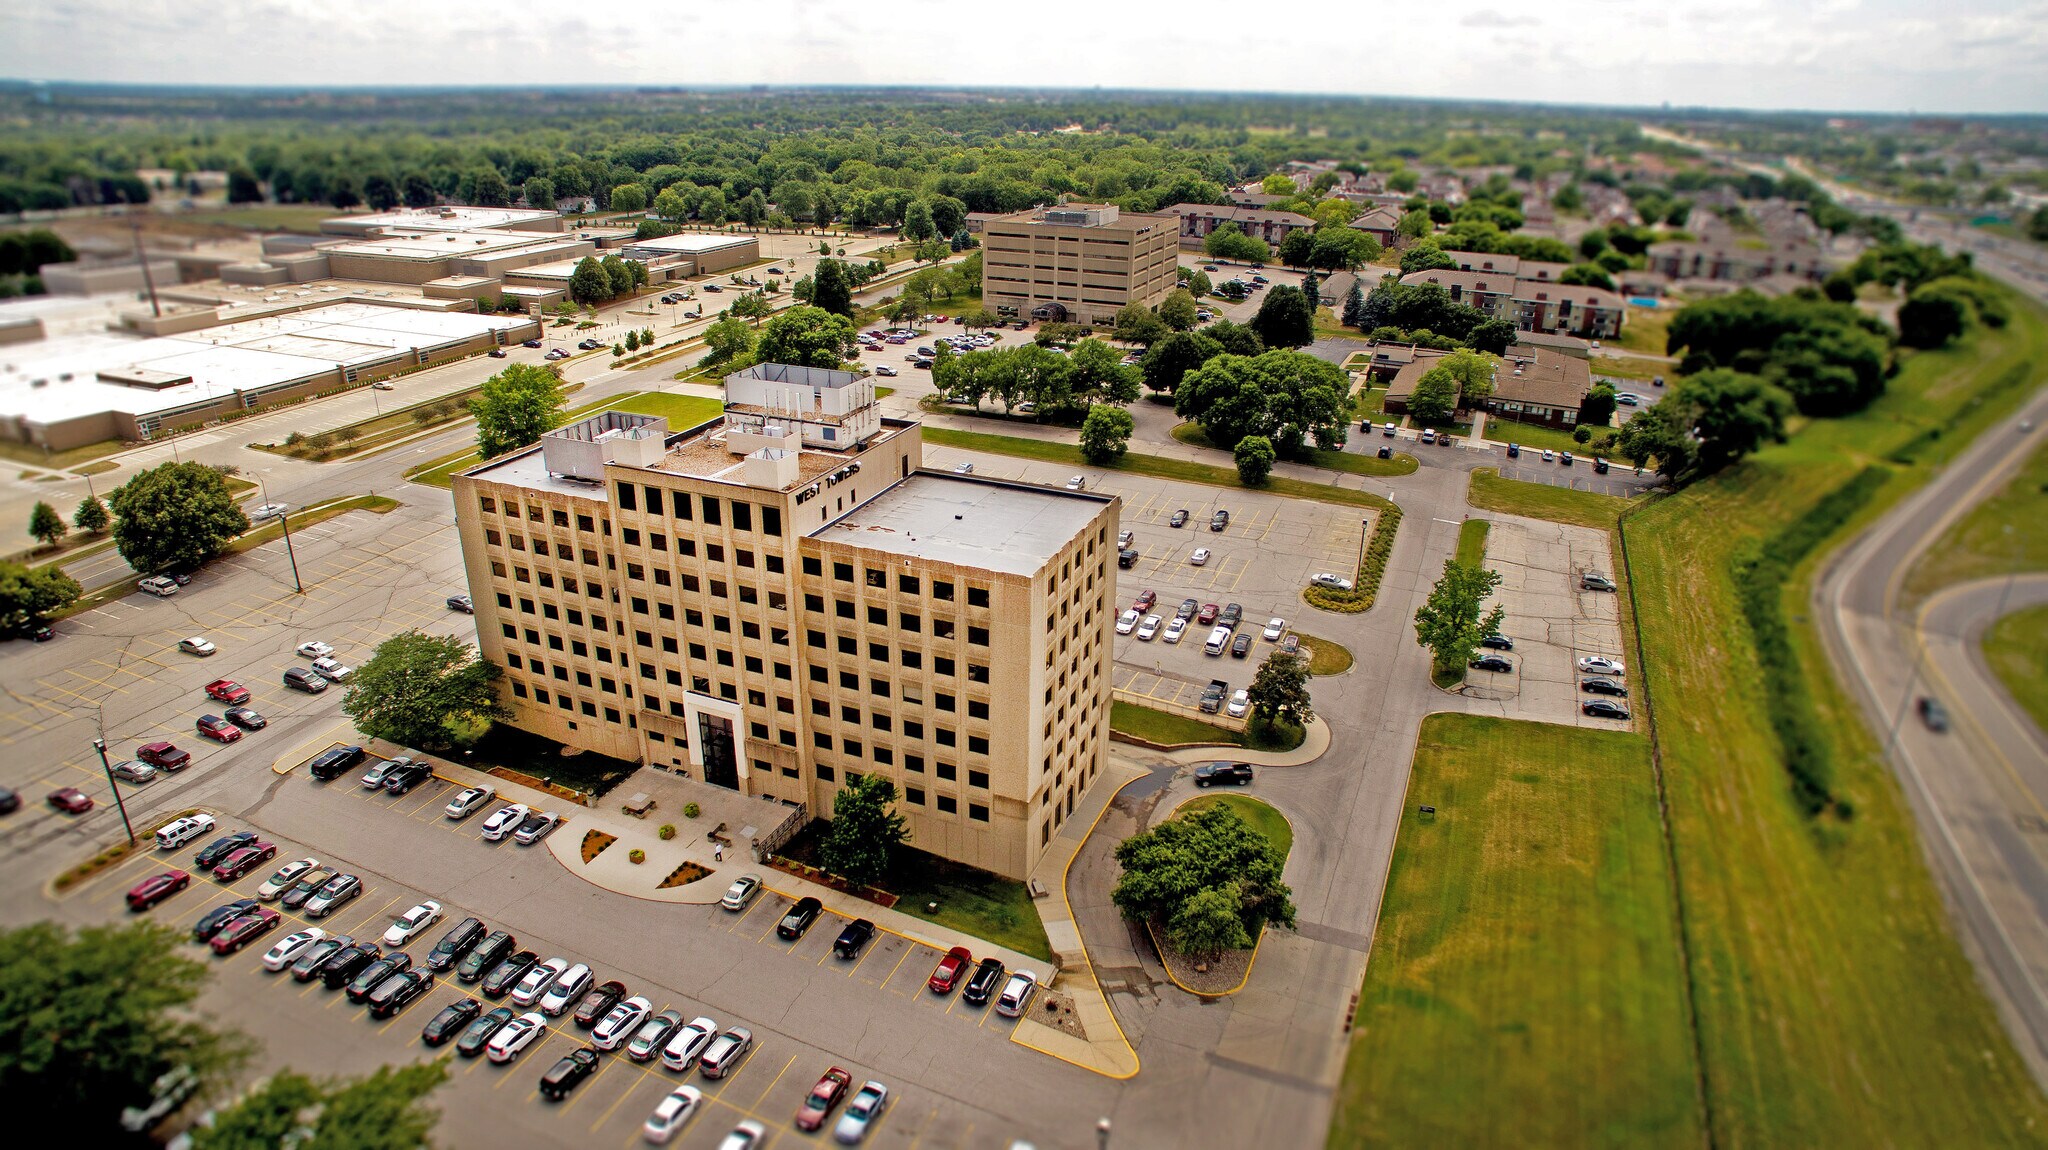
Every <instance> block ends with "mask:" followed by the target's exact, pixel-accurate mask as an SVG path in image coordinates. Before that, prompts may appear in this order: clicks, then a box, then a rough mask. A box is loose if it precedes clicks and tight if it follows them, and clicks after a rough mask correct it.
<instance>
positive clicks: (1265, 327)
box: [1250, 284, 1316, 347]
mask: <svg viewBox="0 0 2048 1150" xmlns="http://www.w3.org/2000/svg"><path fill="white" fill-rule="evenodd" d="M1315 316H1316V309H1315V304H1314V303H1312V302H1311V301H1310V300H1309V298H1308V296H1306V295H1303V294H1302V291H1301V289H1300V288H1298V287H1290V286H1288V285H1286V284H1281V285H1280V286H1279V287H1276V288H1274V289H1272V290H1271V291H1269V292H1267V293H1266V298H1265V299H1263V300H1261V301H1259V310H1258V312H1257V314H1255V315H1253V316H1252V321H1251V325H1250V326H1251V329H1252V330H1253V331H1255V332H1257V333H1258V335H1259V338H1260V339H1261V340H1264V341H1265V344H1266V346H1267V347H1305V346H1307V345H1309V344H1311V343H1314V342H1315V338H1316V320H1315Z"/></svg>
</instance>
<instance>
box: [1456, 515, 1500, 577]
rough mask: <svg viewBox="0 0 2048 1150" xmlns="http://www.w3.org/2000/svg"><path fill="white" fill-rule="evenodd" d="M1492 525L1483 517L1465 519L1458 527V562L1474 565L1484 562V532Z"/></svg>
mask: <svg viewBox="0 0 2048 1150" xmlns="http://www.w3.org/2000/svg"><path fill="white" fill-rule="evenodd" d="M1492 526H1493V525H1492V524H1491V523H1488V522H1487V521H1486V520H1484V519H1467V520H1466V521H1465V522H1464V524H1463V525H1462V526H1460V527H1459V528H1458V562H1460V563H1469V564H1471V565H1472V566H1474V567H1477V566H1479V565H1481V564H1483V563H1485V562H1486V533H1487V531H1488V530H1489V529H1490V528H1491V527H1492Z"/></svg>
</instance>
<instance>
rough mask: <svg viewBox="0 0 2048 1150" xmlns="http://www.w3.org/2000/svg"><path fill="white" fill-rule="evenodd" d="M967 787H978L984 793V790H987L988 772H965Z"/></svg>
mask: <svg viewBox="0 0 2048 1150" xmlns="http://www.w3.org/2000/svg"><path fill="white" fill-rule="evenodd" d="M967 785H968V786H970V787H980V788H981V789H982V790H984V791H985V790H987V789H988V772H987V771H969V772H967Z"/></svg>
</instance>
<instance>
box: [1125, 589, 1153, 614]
mask: <svg viewBox="0 0 2048 1150" xmlns="http://www.w3.org/2000/svg"><path fill="white" fill-rule="evenodd" d="M1157 602H1159V592H1157V591H1151V590H1145V591H1140V592H1138V597H1137V598H1136V599H1134V600H1132V601H1131V610H1133V611H1150V610H1151V609H1152V605H1153V604H1154V603H1157Z"/></svg>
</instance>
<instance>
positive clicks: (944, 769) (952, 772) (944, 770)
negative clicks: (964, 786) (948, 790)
mask: <svg viewBox="0 0 2048 1150" xmlns="http://www.w3.org/2000/svg"><path fill="white" fill-rule="evenodd" d="M936 773H937V774H938V776H939V777H940V778H942V779H952V778H955V777H957V776H958V775H959V773H960V770H959V768H958V767H955V766H954V765H953V764H951V763H940V764H938V771H937V772H936Z"/></svg>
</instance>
